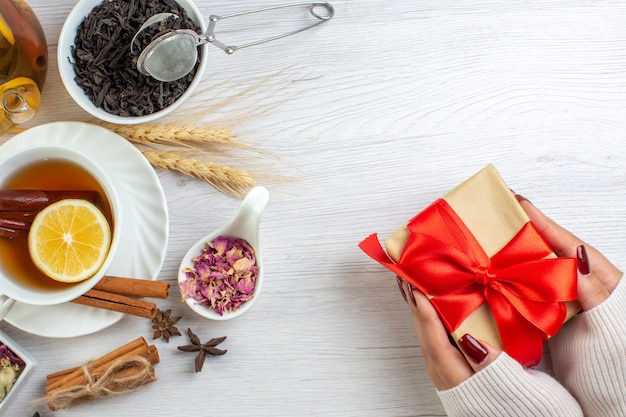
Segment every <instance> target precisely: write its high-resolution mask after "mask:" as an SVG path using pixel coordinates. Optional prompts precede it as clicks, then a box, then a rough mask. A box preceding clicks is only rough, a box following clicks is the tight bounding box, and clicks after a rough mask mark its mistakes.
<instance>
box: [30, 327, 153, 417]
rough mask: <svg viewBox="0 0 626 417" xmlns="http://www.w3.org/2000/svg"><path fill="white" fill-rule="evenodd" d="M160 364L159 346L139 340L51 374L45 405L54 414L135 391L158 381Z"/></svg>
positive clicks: (141, 338) (44, 400) (47, 385)
mask: <svg viewBox="0 0 626 417" xmlns="http://www.w3.org/2000/svg"><path fill="white" fill-rule="evenodd" d="M159 361H160V358H159V352H158V350H157V348H156V346H154V345H150V346H149V345H148V343H147V342H146V340H145V339H144V338H143V337H139V338H137V339H135V340H133V341H131V342H129V343H127V344H125V345H123V346H121V347H119V348H117V349H115V350H113V351H111V352H109V353H107V354H105V355H103V356H101V357H99V358H97V359H94V360H91V361H89V362H87V363H85V364H83V365H81V366H77V367H74V368H69V369H65V370H62V371H59V372H55V373H52V374H49V375H48V376H47V377H46V380H47V384H46V396H45V397H44V398H43V399H42V401H43V402H45V403H47V404H48V407H49V408H50V409H51V410H53V411H54V410H58V409H61V408H67V407H69V406H70V405H74V404H78V403H81V402H84V401H87V400H93V399H99V398H103V397H106V396H110V395H119V394H125V393H127V392H131V391H134V390H136V389H138V388H140V387H141V386H142V385H145V384H146V383H149V382H153V381H155V380H156V376H155V374H154V368H153V365H155V364H157V363H159Z"/></svg>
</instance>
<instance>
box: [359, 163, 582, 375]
mask: <svg viewBox="0 0 626 417" xmlns="http://www.w3.org/2000/svg"><path fill="white" fill-rule="evenodd" d="M384 243H385V248H386V251H385V250H383V248H382V246H381V245H380V243H379V241H378V237H377V236H376V234H372V235H370V236H369V237H368V238H366V239H365V240H363V242H361V243H360V245H359V246H360V247H361V249H363V250H364V251H365V252H366V253H367V254H368V255H370V256H371V257H372V258H374V259H375V260H376V261H378V262H379V263H381V264H382V265H384V266H386V267H387V268H388V269H390V270H391V271H393V272H395V273H396V274H397V275H398V276H400V277H402V278H403V279H405V280H407V281H408V282H410V283H411V284H412V285H413V287H414V288H416V289H418V290H420V291H422V292H423V293H424V294H426V295H427V296H428V298H429V299H430V301H431V303H432V304H433V305H434V306H435V308H436V309H437V311H438V313H439V316H440V317H441V318H442V321H443V323H444V325H445V326H446V328H447V330H448V332H449V333H450V334H451V335H452V337H453V339H454V340H455V341H456V340H458V338H459V337H461V336H462V335H464V334H466V333H469V334H471V335H472V336H474V337H475V338H477V339H479V340H484V341H486V342H488V343H490V344H492V345H494V346H496V347H499V348H501V349H503V350H504V351H506V352H507V353H508V354H509V355H510V356H512V357H513V358H515V359H516V360H517V361H518V362H520V363H521V364H522V365H524V366H533V365H536V364H537V363H539V362H540V361H541V356H542V351H543V342H545V341H546V340H547V339H548V338H549V337H551V336H554V335H555V334H556V332H557V331H558V330H559V328H560V327H561V326H562V324H563V323H564V322H565V321H567V320H568V319H569V318H571V317H572V316H573V315H574V314H576V312H577V311H578V310H579V304H578V303H577V301H576V279H577V272H576V261H575V259H573V258H557V257H556V255H555V254H554V252H553V251H552V249H551V248H550V246H549V244H548V243H547V242H546V241H545V240H544V239H543V237H542V236H541V235H540V234H539V232H538V231H537V230H536V229H535V228H534V225H533V224H532V223H531V222H530V219H529V218H528V216H527V215H526V213H525V212H524V210H523V209H522V207H521V206H520V204H519V203H518V201H517V200H516V199H515V197H514V195H513V193H512V192H511V191H510V189H509V188H508V186H507V185H506V183H505V182H504V180H503V179H502V177H501V176H500V174H499V173H498V172H497V170H496V168H495V167H494V166H493V165H488V166H487V167H486V168H484V169H482V170H481V171H479V172H478V173H476V174H475V175H474V176H472V177H471V178H469V179H468V180H466V181H465V182H463V183H462V184H461V185H459V186H458V187H456V188H454V189H453V190H452V191H450V192H449V193H447V194H445V195H444V196H443V198H441V199H439V200H437V201H435V202H434V203H433V204H431V205H430V206H428V207H427V208H426V209H425V210H424V211H422V212H421V213H419V214H418V215H416V216H415V217H414V218H413V219H411V220H410V221H409V222H408V223H407V225H405V226H404V227H401V228H400V229H399V230H397V231H396V232H395V233H393V234H392V235H391V236H390V237H389V238H387V239H386V240H385V242H384Z"/></svg>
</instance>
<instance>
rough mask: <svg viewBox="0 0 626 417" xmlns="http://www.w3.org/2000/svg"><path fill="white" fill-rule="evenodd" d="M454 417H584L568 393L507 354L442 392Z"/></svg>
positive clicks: (442, 398)
mask: <svg viewBox="0 0 626 417" xmlns="http://www.w3.org/2000/svg"><path fill="white" fill-rule="evenodd" d="M438 394H439V398H440V399H441V402H442V403H443V406H444V408H445V409H446V412H447V413H448V416H450V417H470V416H481V417H546V416H550V417H582V416H583V413H582V410H581V409H580V406H579V405H578V403H577V402H576V400H575V399H574V397H572V396H571V395H570V394H569V393H568V392H567V390H566V389H565V388H564V387H563V386H562V385H561V384H559V383H558V382H557V381H556V380H555V379H553V378H552V377H550V376H549V375H547V374H544V373H543V372H539V371H535V370H532V369H525V368H523V367H522V366H521V365H520V364H519V363H518V362H516V361H515V360H514V359H513V358H511V357H510V356H509V355H507V354H506V353H501V354H500V355H499V356H498V358H496V360H495V361H493V362H492V363H491V364H489V366H487V367H486V368H484V369H483V370H481V371H479V372H477V373H476V374H474V375H473V376H472V377H471V378H469V379H467V380H465V381H463V382H462V383H461V384H459V385H457V386H456V387H454V388H450V389H448V390H445V391H439V392H438Z"/></svg>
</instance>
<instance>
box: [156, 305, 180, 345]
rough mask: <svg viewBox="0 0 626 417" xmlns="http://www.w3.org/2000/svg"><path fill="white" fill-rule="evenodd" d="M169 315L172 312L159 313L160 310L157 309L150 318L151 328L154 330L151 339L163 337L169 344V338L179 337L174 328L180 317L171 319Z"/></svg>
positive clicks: (177, 331)
mask: <svg viewBox="0 0 626 417" xmlns="http://www.w3.org/2000/svg"><path fill="white" fill-rule="evenodd" d="M171 315H172V310H165V311H161V309H157V311H156V314H155V315H154V317H153V318H152V323H153V324H152V328H153V329H154V335H153V336H152V339H158V338H160V337H163V339H165V341H166V342H167V343H169V342H170V337H171V336H181V334H180V331H179V330H178V329H177V328H176V326H174V325H175V324H176V323H178V320H180V318H181V317H180V316H179V317H171Z"/></svg>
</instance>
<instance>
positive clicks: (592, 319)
mask: <svg viewBox="0 0 626 417" xmlns="http://www.w3.org/2000/svg"><path fill="white" fill-rule="evenodd" d="M625 324H626V279H622V280H621V282H620V283H619V284H618V286H617V288H616V289H615V290H614V291H613V293H612V294H611V296H610V297H609V298H608V299H607V300H606V301H604V302H603V303H602V304H600V305H598V306H597V307H595V308H593V309H591V310H589V311H586V312H584V313H581V314H578V315H577V316H576V317H574V318H573V319H572V320H570V321H568V322H567V323H565V325H563V328H562V329H561V330H560V331H559V333H557V335H556V336H555V337H554V338H552V339H551V340H550V354H551V356H552V364H553V367H554V373H555V377H556V378H557V379H558V380H559V381H560V382H561V383H562V384H563V385H564V386H565V387H567V389H569V390H570V392H571V393H572V394H573V395H574V396H575V397H576V399H577V400H578V402H579V404H580V406H581V407H582V409H583V411H584V412H585V416H586V417H600V416H601V417H624V416H626V332H625V331H626V326H625Z"/></svg>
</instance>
